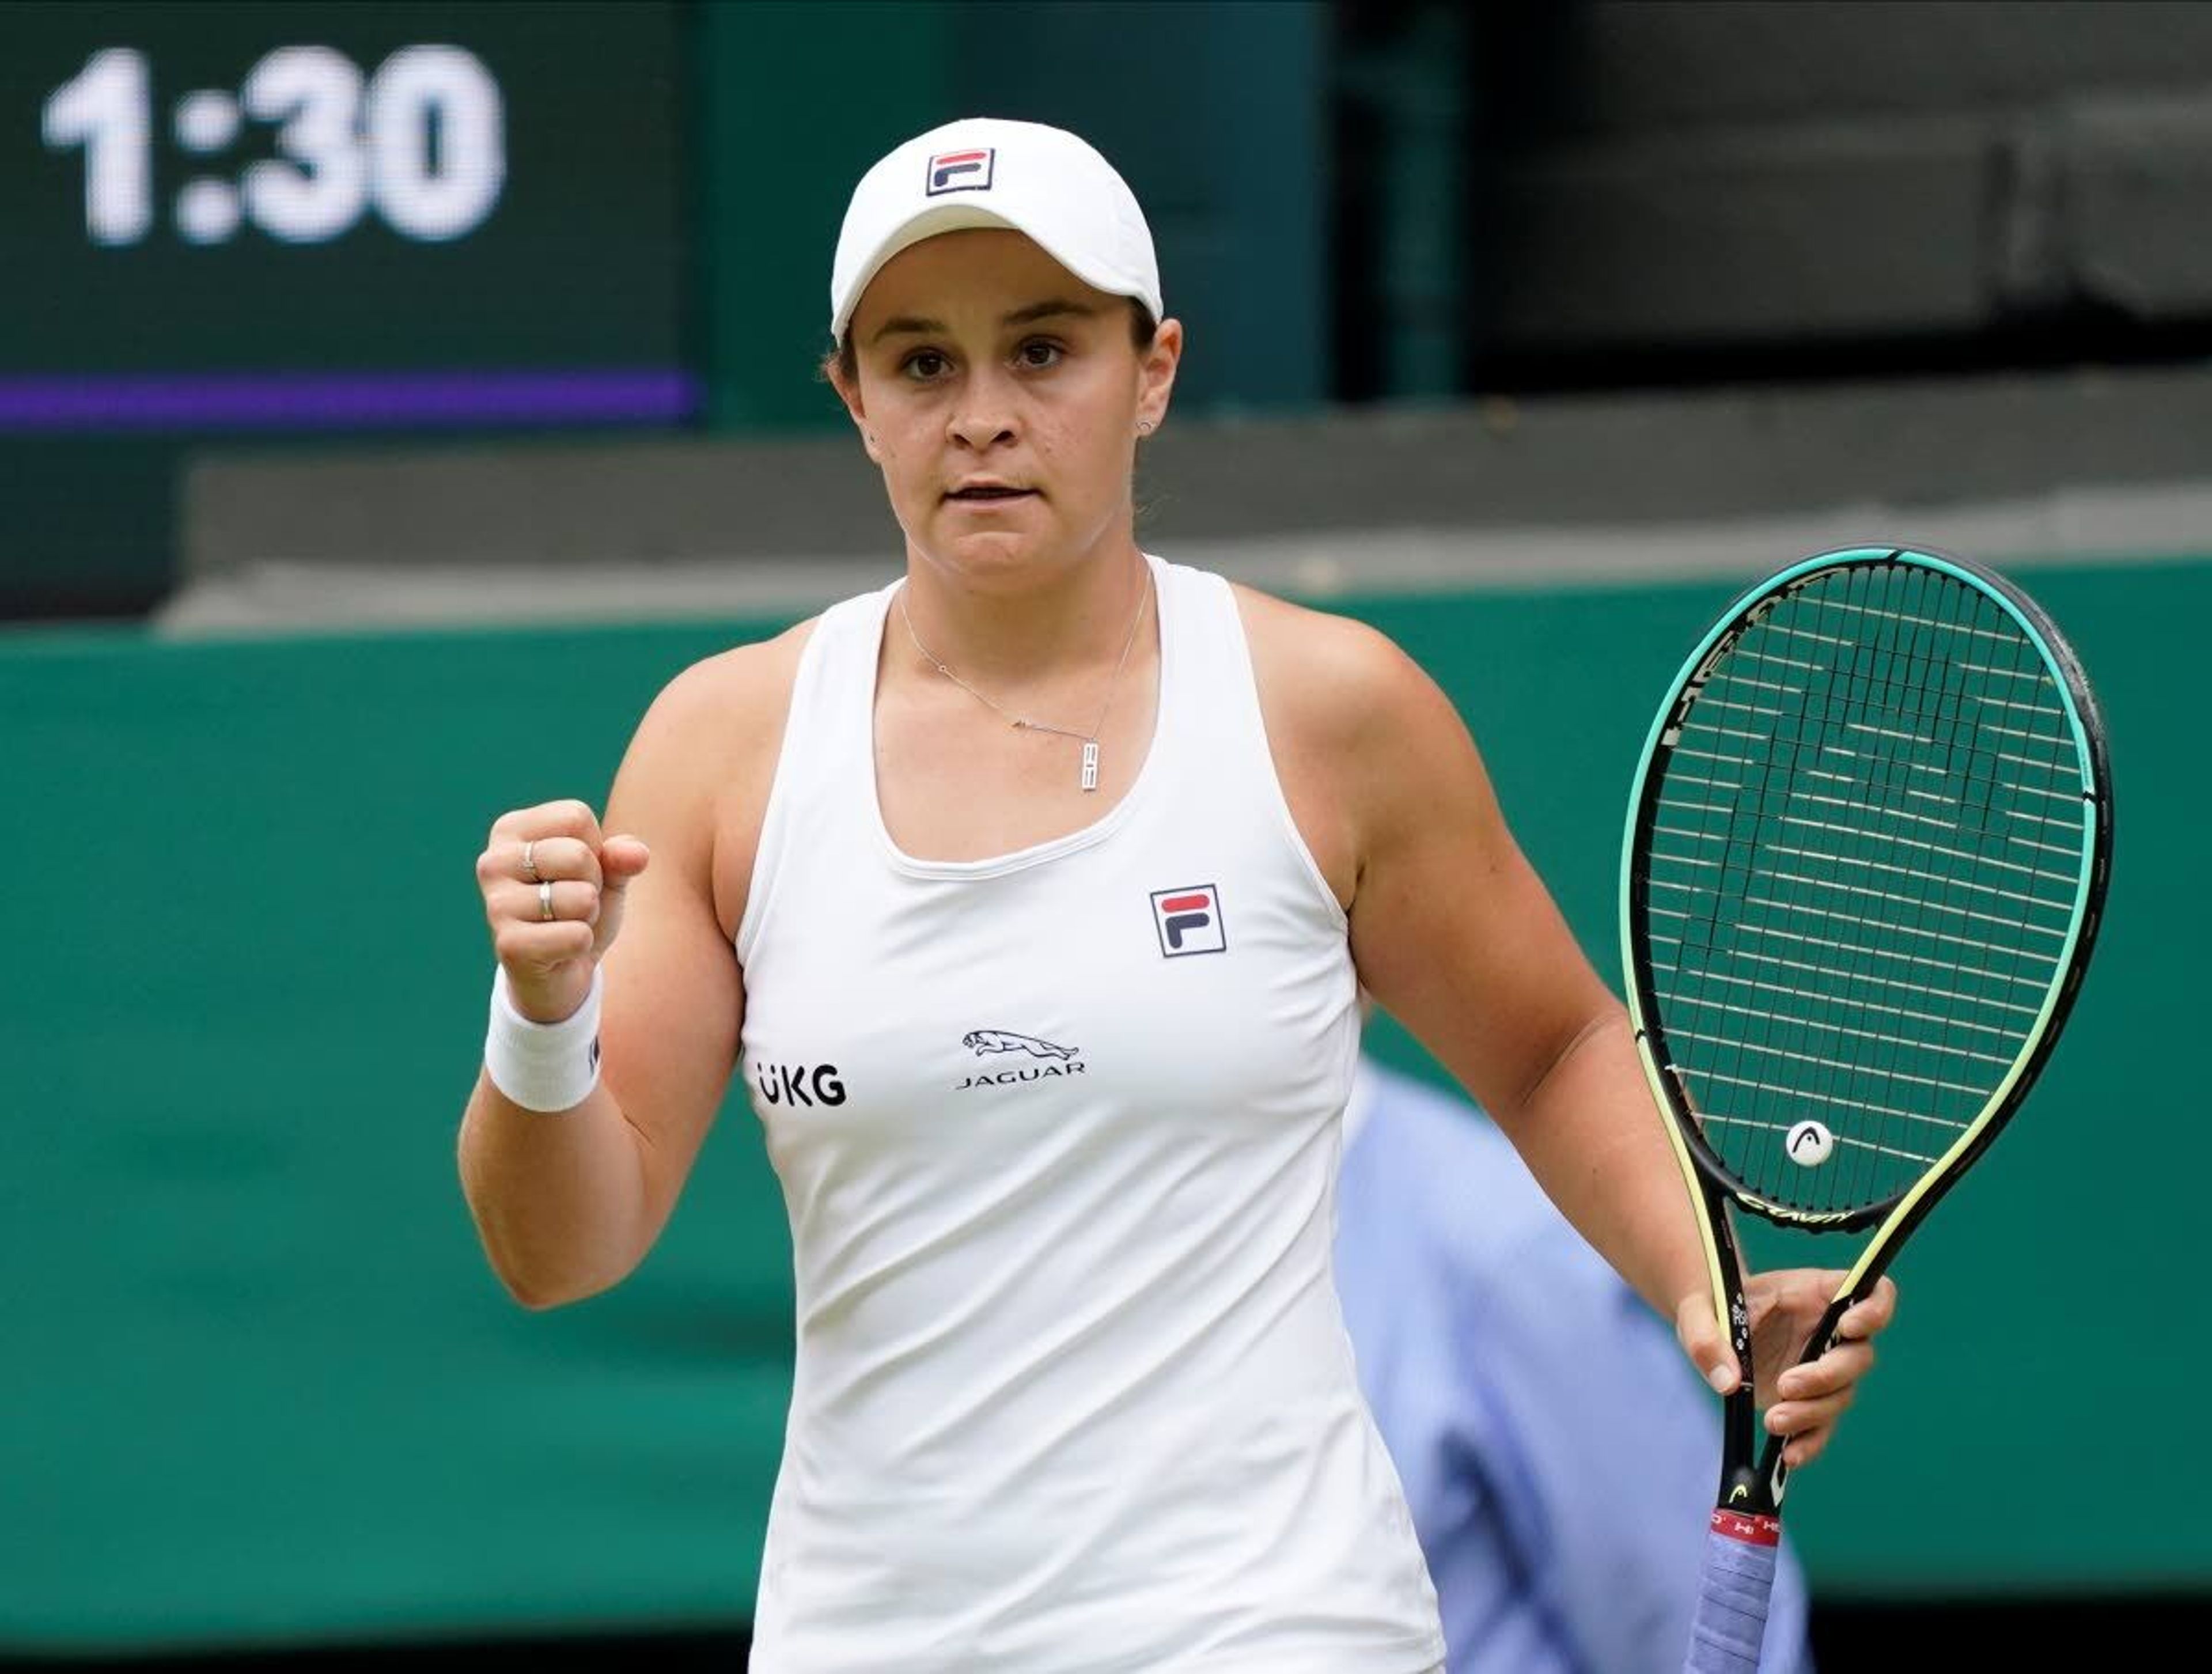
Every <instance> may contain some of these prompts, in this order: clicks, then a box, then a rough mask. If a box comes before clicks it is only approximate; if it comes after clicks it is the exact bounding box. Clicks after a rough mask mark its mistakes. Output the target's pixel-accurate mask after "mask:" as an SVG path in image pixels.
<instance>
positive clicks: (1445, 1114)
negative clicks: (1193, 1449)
mask: <svg viewBox="0 0 2212 1674" xmlns="http://www.w3.org/2000/svg"><path fill="white" fill-rule="evenodd" d="M1337 1196H1338V1207H1337V1236H1336V1275H1337V1286H1338V1289H1339V1291H1340V1293H1341V1294H1342V1297H1343V1302H1344V1313H1345V1320H1346V1325H1347V1326H1348V1327H1349V1328H1350V1330H1351V1334H1352V1347H1353V1350H1354V1353H1355V1354H1356V1355H1357V1357H1358V1374H1359V1382H1360V1387H1361V1389H1362V1391H1364V1394H1365V1396H1366V1397H1367V1402H1368V1404H1369V1406H1370V1408H1371V1409H1372V1410H1373V1412H1374V1415H1375V1421H1376V1427H1378V1428H1379V1429H1380V1430H1381V1431H1382V1434H1383V1444H1384V1446H1385V1447H1386V1448H1388V1450H1389V1453H1390V1456H1391V1458H1392V1461H1393V1462H1394V1463H1395V1465H1396V1466H1397V1470H1398V1475H1399V1477H1400V1480H1401V1482H1402V1483H1403V1484H1404V1487H1405V1490H1406V1496H1407V1501H1408V1503H1409V1504H1410V1506H1411V1507H1412V1511H1413V1525H1414V1531H1415V1533H1416V1535H1417V1536H1418V1537H1419V1542H1420V1544H1421V1548H1422V1550H1423V1552H1424V1553H1425V1555H1426V1556H1427V1559H1428V1563H1429V1571H1430V1574H1431V1578H1432V1579H1433V1580H1434V1581H1435V1584H1436V1589H1437V1601H1438V1603H1439V1604H1440V1605H1441V1606H1442V1609H1443V1625H1444V1639H1445V1643H1446V1647H1447V1649H1448V1654H1449V1674H1646V1671H1649V1674H1680V1669H1681V1666H1682V1657H1683V1653H1684V1652H1685V1651H1686V1649H1687V1647H1688V1645H1689V1640H1690V1616H1691V1613H1692V1609H1693V1608H1694V1606H1695V1604H1696V1600H1697V1587H1698V1567H1699V1561H1700V1559H1701V1558H1702V1556H1703V1555H1704V1552H1705V1521H1706V1518H1707V1517H1708V1515H1709V1514H1710V1513H1711V1510H1712V1504H1713V1492H1714V1486H1715V1484H1716V1482H1717V1481H1718V1479H1719V1472H1720V1406H1719V1403H1718V1402H1717V1400H1715V1398H1714V1397H1713V1394H1712V1391H1711V1390H1709V1389H1707V1388H1705V1386H1704V1385H1701V1384H1699V1381H1698V1379H1697V1377H1696V1375H1695V1373H1693V1372H1692V1370H1691V1368H1690V1367H1688V1366H1687V1365H1686V1363H1685V1362H1684V1361H1683V1359H1682V1354H1681V1350H1680V1348H1679V1347H1677V1346H1676V1343H1675V1341H1674V1332H1673V1330H1671V1329H1669V1327H1668V1325H1667V1324H1666V1323H1665V1322H1664V1321H1662V1320H1661V1319H1660V1318H1658V1317H1657V1316H1656V1314H1654V1313H1653V1312H1651V1311H1650V1308H1648V1307H1647V1306H1645V1305H1644V1302H1643V1301H1642V1300H1641V1299H1640V1298H1638V1296H1637V1294H1635V1293H1634V1292H1633V1291H1632V1290H1631V1289H1630V1288H1629V1287H1628V1286H1627V1285H1626V1284H1625V1283H1624V1282H1622V1281H1621V1279H1620V1275H1618V1274H1616V1273H1615V1272H1614V1271H1613V1269H1611V1268H1610V1267H1609V1266H1607V1264H1606V1263H1605V1261H1604V1260H1603V1259H1602V1258H1601V1257H1599V1256H1598V1255H1597V1254H1596V1252H1595V1251H1593V1250H1592V1249H1591V1248H1590V1247H1589V1245H1587V1244H1586V1243H1584V1242H1583V1239H1582V1238H1581V1237H1580V1236H1579V1235H1578V1234H1577V1233H1576V1232H1575V1231H1574V1229H1573V1227H1571V1226H1570V1225H1569V1224H1568V1222H1567V1221H1566V1220H1565V1218H1563V1217H1562V1216H1561V1215H1560V1214H1559V1211H1558V1210H1557V1209H1555V1208H1553V1206H1552V1203H1551V1202H1550V1200H1549V1199H1548V1198H1547V1197H1546V1196H1544V1194H1543V1192H1542V1191H1541V1190H1540V1189H1539V1188H1538V1186H1537V1185H1536V1183H1535V1181H1534V1178H1532V1177H1531V1176H1530V1174H1529V1173H1528V1170H1527V1169H1526V1168H1525V1167H1524V1166H1522V1162H1521V1160H1520V1158H1519V1156H1518V1155H1517V1154H1516V1153H1515V1151H1514V1149H1513V1147H1512V1145H1511V1143H1510V1141H1508V1140H1507V1139H1506V1138H1505V1136H1504V1135H1503V1134H1502V1133H1500V1132H1499V1131H1498V1129H1496V1128H1495V1127H1493V1126H1492V1124H1491V1123H1490V1122H1489V1120H1488V1119H1487V1118H1486V1117H1485V1116H1484V1115H1483V1114H1482V1112H1481V1111H1480V1110H1479V1109H1477V1108H1476V1107H1475V1106H1474V1105H1472V1104H1471V1103H1469V1102H1468V1101H1467V1100H1465V1099H1460V1098H1456V1097H1454V1096H1451V1095H1449V1094H1446V1093H1443V1092H1440V1091H1437V1090H1436V1089H1434V1088H1431V1087H1429V1086H1428V1085H1427V1084H1426V1083H1425V1082H1422V1081H1419V1080H1415V1079H1414V1078H1413V1077H1411V1076H1408V1075H1404V1074H1399V1073H1397V1072H1396V1071H1394V1070H1391V1069H1389V1068H1386V1067H1385V1066H1383V1064H1381V1063H1380V1062H1376V1061H1375V1060H1374V1059H1372V1058H1371V1057H1363V1058H1362V1060H1361V1062H1360V1065H1359V1070H1358V1075H1357V1078H1356V1080H1355V1081H1354V1085H1353V1091H1352V1103H1351V1105H1350V1107H1349V1108H1348V1109H1347V1110H1346V1113H1345V1141H1344V1160H1343V1165H1342V1172H1341V1174H1340V1178H1339V1183H1338V1194H1337ZM1812 1666H1813V1663H1812V1654H1811V1649H1810V1646H1809V1643H1808V1639H1807V1599H1806V1590H1805V1580H1804V1576H1803V1574H1802V1570H1801V1569H1800V1567H1799V1566H1798V1562H1797V1559H1796V1555H1795V1554H1794V1553H1793V1552H1792V1551H1791V1550H1790V1544H1789V1542H1788V1539H1787V1537H1786V1536H1785V1537H1784V1543H1783V1547H1782V1552H1781V1556H1780V1561H1779V1562H1778V1564H1777V1566H1776V1569H1775V1582H1774V1598H1773V1604H1772V1607H1771V1611H1770V1614H1769V1616H1768V1617H1767V1624H1766V1640H1765V1649H1764V1653H1763V1654H1762V1656H1761V1658H1760V1660H1759V1667H1760V1669H1761V1670H1762V1671H1763V1674H1811V1670H1812Z"/></svg>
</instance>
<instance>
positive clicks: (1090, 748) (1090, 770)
mask: <svg viewBox="0 0 2212 1674" xmlns="http://www.w3.org/2000/svg"><path fill="white" fill-rule="evenodd" d="M1083 788H1084V789H1085V790H1096V789H1097V788H1098V746H1097V745H1096V744H1094V743H1091V742H1090V741H1089V740H1085V743H1084V746H1083Z"/></svg>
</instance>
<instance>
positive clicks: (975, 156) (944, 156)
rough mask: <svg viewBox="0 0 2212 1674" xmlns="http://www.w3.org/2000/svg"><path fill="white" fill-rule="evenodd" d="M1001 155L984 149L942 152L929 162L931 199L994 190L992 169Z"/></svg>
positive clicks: (992, 149) (995, 150)
mask: <svg viewBox="0 0 2212 1674" xmlns="http://www.w3.org/2000/svg"><path fill="white" fill-rule="evenodd" d="M998 155H999V153H998V150H997V149H996V148H995V147H991V146H986V147H984V148H983V149H981V150H976V149H969V150H966V151H939V152H938V153H937V154H936V155H934V156H933V157H931V158H930V160H929V191H928V194H927V195H928V196H929V197H932V198H936V197H939V196H940V195H942V194H943V193H945V192H988V191H989V190H990V189H991V167H992V164H993V162H994V160H995V159H996V158H997V156H998Z"/></svg>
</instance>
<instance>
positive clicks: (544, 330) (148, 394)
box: [0, 0, 697, 435]
mask: <svg viewBox="0 0 2212 1674" xmlns="http://www.w3.org/2000/svg"><path fill="white" fill-rule="evenodd" d="M678 14H679V7H678V5H676V4H674V3H653V0H615V3H592V0H544V3H532V0H492V3H485V0H474V3H471V0H453V3H447V0H439V3H435V4H428V3H408V0H398V3H392V0H385V3H359V0H354V3H348V0H281V3H194V4H189V5H186V4H177V3H173V0H164V3H100V4H87V3H78V0H69V3H43V0H34V3H21V0H0V434H6V433H14V434H15V435H23V434H24V433H26V432H29V433H34V434H35V433H48V434H52V433H57V432H73V433H77V434H83V433H85V432H88V431H89V432H98V431H103V430H106V431H114V430H132V431H138V432H142V433H143V432H144V431H147V430H161V429H177V430H205V429H239V428H244V429H258V428H270V429H300V428H308V429H331V428H337V429H344V428H349V427H355V426H374V427H384V426H410V425H418V424H428V425H452V424H463V425H465V424H471V423H483V424H507V423H626V422H629V423H635V422H648V423H649V422H654V421H666V420H672V419H679V418H682V417H686V416H687V415H688V414H689V413H690V412H691V411H693V410H694V409H695V407H696V405H697V397H696V386H695V380H694V379H693V378H692V376H691V375H690V373H689V371H688V370H687V368H686V366H685V360H684V343H683V340H682V331H683V326H684V316H685V307H684V290H685V276H686V271H687V258H686V253H685V248H684V199H685V192H684V174H683V166H682V165H683V156H682V153H683V138H684V111H683V108H682V99H681V93H682V77H681V76H680V75H679V73H678V66H679V58H680V31H681V28H682V19H681V18H680V17H679V15H678Z"/></svg>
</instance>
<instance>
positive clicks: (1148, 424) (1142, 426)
mask: <svg viewBox="0 0 2212 1674" xmlns="http://www.w3.org/2000/svg"><path fill="white" fill-rule="evenodd" d="M1137 434H1138V435H1140V436H1148V435H1152V420H1151V419H1149V418H1140V419H1139V420H1138V421H1137Z"/></svg>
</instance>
